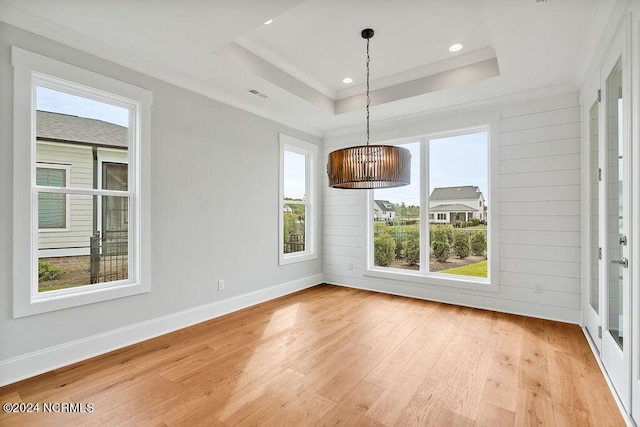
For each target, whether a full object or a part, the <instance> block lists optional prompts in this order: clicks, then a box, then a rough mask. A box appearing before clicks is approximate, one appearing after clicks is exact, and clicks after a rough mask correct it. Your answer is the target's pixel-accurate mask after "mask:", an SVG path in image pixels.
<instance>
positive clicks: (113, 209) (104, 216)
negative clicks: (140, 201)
mask: <svg viewBox="0 0 640 427" xmlns="http://www.w3.org/2000/svg"><path fill="white" fill-rule="evenodd" d="M36 142H37V143H36V183H37V185H42V186H53V187H69V186H73V187H76V188H83V187H84V188H99V189H110V190H126V189H127V185H128V166H127V164H128V150H127V144H128V129H127V128H126V127H123V126H119V125H115V124H112V123H107V122H103V121H101V120H96V119H87V118H83V117H77V116H70V115H67V114H60V113H51V112H46V111H37V112H36ZM103 199H104V200H103ZM127 226H128V200H127V199H126V198H122V197H112V196H111V197H95V198H94V197H92V196H84V195H75V194H74V195H65V194H58V193H40V194H39V197H38V231H39V232H38V251H39V256H40V257H58V256H77V255H88V254H89V245H90V238H91V236H92V235H94V233H95V232H97V231H99V232H100V234H101V236H103V237H108V238H120V237H126V235H127Z"/></svg>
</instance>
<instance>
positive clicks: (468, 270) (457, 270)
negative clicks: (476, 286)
mask: <svg viewBox="0 0 640 427" xmlns="http://www.w3.org/2000/svg"><path fill="white" fill-rule="evenodd" d="M438 273H445V274H459V275H462V276H476V277H487V261H486V260H485V261H480V262H476V263H475V264H469V265H464V266H462V267H454V268H448V269H446V270H440V271H438Z"/></svg>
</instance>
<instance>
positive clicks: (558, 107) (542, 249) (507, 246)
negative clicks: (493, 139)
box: [323, 93, 581, 323]
mask: <svg viewBox="0 0 640 427" xmlns="http://www.w3.org/2000/svg"><path fill="white" fill-rule="evenodd" d="M494 111H495V112H497V113H498V114H499V117H500V120H499V128H498V129H499V135H498V137H497V142H498V144H499V156H498V157H499V161H498V164H497V165H496V166H497V168H498V172H497V177H498V192H499V194H498V196H499V197H498V200H499V203H498V204H497V206H496V205H492V204H491V197H489V208H490V209H491V208H494V209H498V216H497V219H496V224H490V226H493V227H497V233H496V234H494V235H495V236H497V237H498V239H499V242H498V243H499V272H498V274H497V276H498V277H497V280H498V283H499V290H498V292H497V293H488V292H484V291H480V290H478V291H474V290H468V289H460V288H452V289H446V288H444V287H441V286H440V287H439V286H431V285H427V284H424V285H422V284H416V283H411V282H406V281H402V280H388V279H381V278H374V277H371V276H365V275H363V273H364V270H365V268H366V265H365V264H366V258H365V254H366V248H365V244H366V236H365V233H366V226H365V225H364V224H365V223H366V222H365V218H366V214H367V208H366V200H367V199H366V195H365V194H364V192H361V193H358V192H340V191H339V190H335V189H330V188H325V192H324V202H325V210H324V247H323V255H324V256H323V271H324V274H325V279H326V280H327V282H329V283H335V284H343V285H347V286H353V287H359V288H366V289H372V290H377V291H381V292H388V293H393V294H400V295H407V296H414V297H418V298H425V299H431V300H436V301H443V302H450V303H455V304H462V305H468V306H474V307H480V308H487V309H492V310H497V311H505V312H514V313H519V314H525V315H531V316H537V317H542V318H549V319H557V320H563V321H568V322H573V323H578V322H579V320H580V308H581V302H580V298H581V296H580V295H581V289H580V286H581V285H580V283H581V273H580V271H581V259H580V256H581V255H580V244H581V232H580V221H581V217H580V215H581V211H580V108H579V99H578V94H577V93H570V94H563V95H558V96H553V97H546V98H542V99H537V100H533V101H527V102H518V103H514V104H511V105H504V106H502V107H498V108H495V110H494ZM425 122H428V119H427V120H426V121H425ZM420 129H424V131H423V132H424V133H428V129H429V125H428V123H427V124H425V125H424V126H422V127H421V126H420V125H418V126H413V128H412V129H411V131H412V132H414V131H415V132H416V133H414V135H417V134H419V133H417V132H419V131H420ZM452 130H453V129H452ZM384 136H385V137H388V138H389V139H393V136H392V135H390V134H389V133H386V134H385V135H384ZM404 137H405V135H398V136H397V138H404ZM353 139H354V141H353V142H355V137H354V138H353ZM351 143H352V141H350V139H349V136H348V135H346V136H345V135H341V136H335V137H329V138H326V139H325V141H324V144H325V146H324V150H325V154H328V153H329V152H330V151H332V150H335V149H337V148H339V147H343V146H348V145H350V144H351ZM338 228H340V229H341V231H344V229H346V228H348V229H349V230H350V231H351V232H349V233H348V236H347V235H344V234H343V235H338V233H337V232H336V230H337V229H338ZM348 263H353V264H354V269H353V270H348V267H347V265H348ZM427 280H428V279H427ZM494 280H495V278H494ZM537 284H540V285H541V286H542V289H543V291H542V292H541V293H535V292H533V290H534V287H535V286H536V285H537Z"/></svg>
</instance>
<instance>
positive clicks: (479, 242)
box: [471, 231, 487, 256]
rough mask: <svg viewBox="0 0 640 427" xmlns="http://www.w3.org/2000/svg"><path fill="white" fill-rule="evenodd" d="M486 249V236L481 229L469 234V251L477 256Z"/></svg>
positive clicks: (482, 253)
mask: <svg viewBox="0 0 640 427" xmlns="http://www.w3.org/2000/svg"><path fill="white" fill-rule="evenodd" d="M486 250H487V236H486V235H485V234H484V232H482V231H476V232H475V233H473V235H472V236H471V253H472V254H474V255H477V256H481V255H484V251H486Z"/></svg>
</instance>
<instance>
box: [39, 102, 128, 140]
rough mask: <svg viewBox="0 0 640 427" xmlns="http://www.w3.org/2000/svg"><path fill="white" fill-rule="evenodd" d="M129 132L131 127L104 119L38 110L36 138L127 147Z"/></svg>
mask: <svg viewBox="0 0 640 427" xmlns="http://www.w3.org/2000/svg"><path fill="white" fill-rule="evenodd" d="M128 132H129V129H127V128H126V127H124V126H120V125H116V124H113V123H107V122H103V121H102V120H97V119H88V118H86V117H78V116H71V115H69V114H61V113H52V112H49V111H40V110H38V111H36V138H38V139H53V140H58V141H72V142H84V143H88V144H99V145H110V146H116V147H127V146H128V139H129V137H128Z"/></svg>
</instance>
